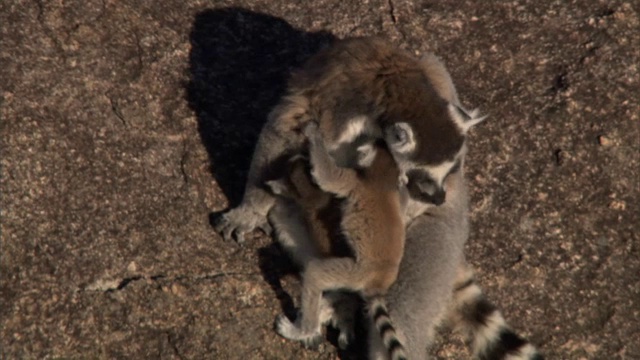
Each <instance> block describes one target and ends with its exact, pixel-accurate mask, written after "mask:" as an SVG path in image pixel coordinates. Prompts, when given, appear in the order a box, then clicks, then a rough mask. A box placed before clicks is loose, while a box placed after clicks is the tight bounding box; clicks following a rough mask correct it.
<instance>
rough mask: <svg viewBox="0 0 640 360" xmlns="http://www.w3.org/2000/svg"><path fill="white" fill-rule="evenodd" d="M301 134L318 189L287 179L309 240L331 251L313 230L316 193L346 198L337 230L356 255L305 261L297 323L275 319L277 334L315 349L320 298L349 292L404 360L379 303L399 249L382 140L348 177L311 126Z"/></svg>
mask: <svg viewBox="0 0 640 360" xmlns="http://www.w3.org/2000/svg"><path fill="white" fill-rule="evenodd" d="M305 134H306V135H307V136H308V138H309V157H310V162H311V168H312V170H311V174H312V177H313V179H314V180H315V181H316V183H317V184H318V186H319V187H320V189H314V188H313V184H310V183H305V180H306V179H305V178H304V177H303V176H302V174H300V173H299V172H293V173H291V174H290V179H289V181H290V182H293V184H292V185H294V186H293V191H296V192H297V194H296V195H297V197H298V198H299V199H300V202H301V207H302V208H303V209H304V211H305V212H306V213H308V215H307V216H308V218H307V219H308V220H309V221H308V223H309V225H310V232H311V234H312V236H314V237H317V236H319V237H320V238H319V239H314V241H316V242H317V243H318V244H319V245H320V247H321V248H326V247H328V245H329V244H327V241H326V240H323V238H324V239H326V238H327V235H328V234H327V233H326V229H322V228H321V229H318V226H317V225H314V224H318V219H317V213H318V209H320V208H324V207H326V205H327V199H326V195H324V196H323V194H322V192H323V191H324V192H326V193H329V194H333V195H335V196H336V197H338V198H341V199H344V201H343V204H342V206H341V207H342V211H341V221H340V230H341V232H342V234H343V235H344V237H345V240H346V242H347V243H348V244H349V245H350V247H351V249H352V251H353V255H354V256H353V257H325V258H318V259H315V260H312V261H311V262H309V264H308V265H307V267H306V269H304V270H303V290H302V302H301V312H300V315H299V318H298V319H297V321H296V324H293V323H291V322H290V321H289V319H288V318H287V317H285V316H283V315H281V316H279V317H278V319H277V321H276V330H277V332H278V333H279V334H280V335H282V336H284V337H286V338H289V339H293V340H300V341H303V342H305V343H314V342H315V341H316V339H319V338H320V337H321V325H322V321H321V310H322V306H323V305H322V301H323V299H322V296H323V292H325V291H329V290H351V291H355V292H358V293H360V294H361V295H362V296H363V297H364V298H365V300H366V301H367V303H368V308H369V316H370V317H371V318H372V320H373V322H374V324H375V326H376V328H377V330H378V332H379V334H380V336H381V339H382V341H383V343H384V345H385V346H386V347H387V349H388V350H387V351H388V352H389V354H390V356H391V357H392V359H404V349H403V347H402V345H401V344H400V342H399V341H398V340H397V338H396V336H395V329H394V328H393V326H392V325H391V321H390V319H389V316H388V312H387V309H386V303H385V300H384V295H385V293H386V291H387V289H388V288H389V286H390V285H391V284H392V283H393V282H394V281H395V279H396V276H397V273H398V267H399V265H400V261H401V259H402V254H403V248H404V223H403V221H402V213H401V211H402V209H401V204H400V193H399V184H398V177H399V170H398V168H397V166H396V164H395V162H394V160H393V158H392V157H391V154H390V153H389V151H388V149H387V147H386V145H385V143H384V142H383V141H378V142H376V143H375V144H373V146H371V148H370V150H369V151H368V153H369V154H370V155H366V156H365V157H366V158H368V159H364V160H362V162H364V163H367V164H365V165H366V166H364V167H361V168H359V169H357V170H354V169H348V168H340V167H338V166H337V165H336V164H335V161H334V160H333V159H332V158H331V156H330V155H329V154H328V152H327V150H326V148H325V146H324V140H323V139H322V137H321V135H320V133H319V131H318V129H317V125H316V124H315V123H310V124H309V125H308V126H307V127H306V128H305ZM294 170H296V169H295V168H294ZM270 185H271V187H272V189H273V188H274V187H275V186H274V184H273V183H270ZM318 190H320V192H321V193H320V194H319V193H318ZM275 192H276V193H278V192H282V191H275ZM315 201H317V202H316V203H315V204H314V202H315ZM309 217H311V218H309ZM341 335H342V334H341Z"/></svg>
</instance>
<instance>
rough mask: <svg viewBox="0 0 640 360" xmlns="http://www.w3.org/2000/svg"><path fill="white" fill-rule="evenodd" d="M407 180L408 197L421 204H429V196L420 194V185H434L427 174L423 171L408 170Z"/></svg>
mask: <svg viewBox="0 0 640 360" xmlns="http://www.w3.org/2000/svg"><path fill="white" fill-rule="evenodd" d="M407 179H408V182H407V190H408V191H409V196H411V198H413V199H415V200H418V201H422V202H431V195H429V194H426V193H424V192H422V189H421V186H420V184H433V185H435V181H433V179H431V176H429V174H427V173H426V172H425V171H424V170H418V169H414V170H409V171H407Z"/></svg>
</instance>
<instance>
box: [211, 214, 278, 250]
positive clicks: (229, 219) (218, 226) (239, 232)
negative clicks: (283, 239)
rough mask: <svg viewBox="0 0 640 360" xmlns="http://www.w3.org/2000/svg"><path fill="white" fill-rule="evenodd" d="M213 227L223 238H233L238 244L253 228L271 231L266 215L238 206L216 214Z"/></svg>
mask: <svg viewBox="0 0 640 360" xmlns="http://www.w3.org/2000/svg"><path fill="white" fill-rule="evenodd" d="M213 226H214V228H215V230H216V231H217V232H218V233H220V234H221V235H222V237H223V239H224V240H226V241H229V240H232V239H233V240H235V241H236V242H237V243H238V244H242V243H244V240H245V238H244V235H245V234H246V233H248V232H251V231H253V230H254V229H256V228H257V229H260V230H262V231H264V232H265V233H266V234H269V233H271V226H270V225H269V223H268V222H267V217H266V216H263V215H261V214H258V213H257V212H255V211H253V210H252V209H250V208H248V207H244V206H239V207H237V208H235V209H231V210H229V211H228V212H226V213H224V214H221V215H218V216H217V218H215V219H214V225H213Z"/></svg>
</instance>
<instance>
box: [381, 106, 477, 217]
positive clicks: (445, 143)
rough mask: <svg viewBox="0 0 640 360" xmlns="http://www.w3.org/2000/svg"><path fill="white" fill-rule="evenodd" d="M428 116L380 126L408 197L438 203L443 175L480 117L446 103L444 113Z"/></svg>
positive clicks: (457, 160)
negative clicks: (424, 118) (422, 118)
mask: <svg viewBox="0 0 640 360" xmlns="http://www.w3.org/2000/svg"><path fill="white" fill-rule="evenodd" d="M430 120H431V121H413V122H411V123H409V122H396V123H392V124H391V125H389V126H387V127H386V128H385V129H384V137H385V140H386V142H387V144H389V148H390V149H391V152H392V154H393V155H394V159H395V160H396V162H397V164H398V167H399V168H400V170H401V183H404V184H405V185H406V186H407V190H408V192H409V195H410V196H411V198H412V199H414V200H417V201H421V202H424V203H431V204H434V205H441V204H443V203H444V201H445V198H446V189H445V188H444V183H445V180H446V179H447V176H449V175H451V174H453V173H455V172H456V171H458V170H459V169H460V168H461V166H462V163H463V161H464V155H465V152H466V151H465V150H466V147H465V141H466V133H467V131H468V130H469V129H470V128H471V127H472V126H474V125H475V124H477V123H479V122H481V121H482V120H484V117H477V111H472V112H470V113H468V112H466V111H465V110H464V109H462V108H460V107H458V106H455V105H453V104H448V105H447V112H446V113H444V114H441V116H437V117H431V118H430Z"/></svg>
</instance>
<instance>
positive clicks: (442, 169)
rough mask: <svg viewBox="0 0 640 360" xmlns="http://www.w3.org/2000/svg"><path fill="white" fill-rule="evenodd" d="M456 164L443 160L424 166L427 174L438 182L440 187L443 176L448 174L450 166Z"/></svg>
mask: <svg viewBox="0 0 640 360" xmlns="http://www.w3.org/2000/svg"><path fill="white" fill-rule="evenodd" d="M455 164H456V162H455V160H454V161H445V162H443V163H440V164H438V165H436V166H425V167H424V168H425V169H426V170H427V172H428V173H429V176H431V178H432V179H433V180H434V181H435V182H436V184H438V186H440V187H442V183H443V182H444V178H445V177H446V176H447V175H448V174H449V171H451V168H453V166H454V165H455Z"/></svg>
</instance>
